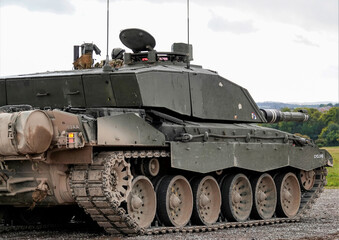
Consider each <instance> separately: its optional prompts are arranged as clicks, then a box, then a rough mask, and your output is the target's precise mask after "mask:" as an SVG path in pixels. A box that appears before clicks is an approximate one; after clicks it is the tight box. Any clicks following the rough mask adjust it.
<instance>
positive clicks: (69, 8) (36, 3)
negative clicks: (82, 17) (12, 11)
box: [0, 0, 75, 14]
mask: <svg viewBox="0 0 339 240" xmlns="http://www.w3.org/2000/svg"><path fill="white" fill-rule="evenodd" d="M2 6H20V7H23V8H26V9H28V10H30V11H36V12H52V13H57V14H70V13H74V10H75V7H74V6H73V5H72V4H71V3H70V2H69V1H68V0H57V1H54V0H53V1H50V0H1V2H0V7H2Z"/></svg>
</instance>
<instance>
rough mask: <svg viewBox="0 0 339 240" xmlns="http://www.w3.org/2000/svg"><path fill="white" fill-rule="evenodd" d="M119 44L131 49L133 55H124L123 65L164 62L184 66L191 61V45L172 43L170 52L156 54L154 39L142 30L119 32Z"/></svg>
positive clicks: (133, 29) (132, 29) (131, 29)
mask: <svg viewBox="0 0 339 240" xmlns="http://www.w3.org/2000/svg"><path fill="white" fill-rule="evenodd" d="M119 38H120V40H121V42H122V43H123V44H124V45H125V46H126V47H128V48H129V49H131V50H132V51H133V53H125V54H124V64H126V65H131V64H138V63H143V64H145V63H146V64H147V63H148V64H154V63H156V62H165V63H173V64H180V63H181V64H186V63H187V62H188V61H191V60H193V54H192V45H187V44H185V43H174V44H173V45H172V51H171V52H157V51H156V50H155V49H154V47H155V45H156V42H155V39H154V37H153V36H152V35H151V34H149V33H148V32H146V31H145V30H142V29H137V28H130V29H125V30H122V31H121V32H120V35H119Z"/></svg>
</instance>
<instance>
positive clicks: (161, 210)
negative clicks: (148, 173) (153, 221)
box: [157, 175, 193, 227]
mask: <svg viewBox="0 0 339 240" xmlns="http://www.w3.org/2000/svg"><path fill="white" fill-rule="evenodd" d="M157 200H158V206H157V209H158V211H157V214H158V217H159V220H160V221H161V222H162V223H163V224H165V225H166V226H175V227H183V226H185V225H186V224H187V223H188V221H189V220H190V218H191V215H192V210H193V194H192V189H191V186H190V184H189V182H188V181H187V180H186V178H185V177H183V176H180V175H178V176H166V177H164V178H163V179H162V181H161V182H160V183H159V185H158V187H157Z"/></svg>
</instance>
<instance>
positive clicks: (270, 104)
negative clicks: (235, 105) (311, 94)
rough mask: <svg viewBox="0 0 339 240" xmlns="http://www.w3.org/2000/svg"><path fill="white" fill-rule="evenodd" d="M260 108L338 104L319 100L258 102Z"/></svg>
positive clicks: (317, 106)
mask: <svg viewBox="0 0 339 240" xmlns="http://www.w3.org/2000/svg"><path fill="white" fill-rule="evenodd" d="M257 104H258V106H259V108H266V109H267V108H268V109H269V108H272V109H281V108H286V107H288V108H289V109H294V108H321V107H325V106H331V107H332V106H337V105H338V103H337V104H333V103H328V102H326V103H324V102H319V103H282V102H257Z"/></svg>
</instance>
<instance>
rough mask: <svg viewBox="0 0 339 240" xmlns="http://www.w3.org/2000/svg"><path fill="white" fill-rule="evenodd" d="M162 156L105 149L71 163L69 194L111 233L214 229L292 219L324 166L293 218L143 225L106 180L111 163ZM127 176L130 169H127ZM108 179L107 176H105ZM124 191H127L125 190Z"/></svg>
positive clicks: (309, 200)
mask: <svg viewBox="0 0 339 240" xmlns="http://www.w3.org/2000/svg"><path fill="white" fill-rule="evenodd" d="M153 157H157V158H161V157H162V158H163V157H169V153H168V152H166V151H153V150H152V151H134V152H130V151H126V152H121V151H120V152H105V153H100V154H99V155H98V156H97V157H95V159H94V163H93V164H92V165H82V166H80V165H79V166H75V167H74V168H73V169H72V171H71V174H70V186H71V189H72V193H73V197H74V198H75V200H76V202H77V203H78V205H79V206H80V207H82V208H83V209H84V210H85V211H86V213H88V214H89V215H90V216H91V217H92V219H93V220H94V221H96V222H97V223H98V225H99V226H101V227H103V228H104V229H105V231H106V232H108V233H110V234H113V235H120V234H123V235H139V234H140V235H145V234H147V235H152V234H165V233H178V232H182V233H187V232H188V233H190V232H205V231H217V230H221V229H225V228H231V227H248V226H259V225H268V224H275V223H284V222H296V221H300V219H301V218H302V217H303V216H304V215H305V214H306V212H307V210H308V209H311V207H312V205H313V204H314V203H315V201H316V199H317V198H318V197H319V196H320V193H321V192H322V191H323V188H324V186H325V185H326V178H325V177H326V175H327V169H326V168H319V169H316V170H315V174H316V180H315V184H314V186H313V188H312V189H311V190H309V191H307V192H302V196H301V204H300V208H299V212H298V214H297V215H296V216H295V217H293V218H272V219H267V220H249V221H245V222H217V223H215V224H213V225H209V226H189V225H188V226H185V227H162V226H161V227H157V226H151V227H150V228H147V229H143V228H140V227H139V226H138V224H137V223H136V222H135V221H134V220H133V218H132V217H131V216H129V214H128V213H127V212H126V210H125V209H124V208H123V207H122V206H121V202H122V201H123V200H124V199H125V197H127V196H123V197H121V198H120V199H119V198H117V197H114V196H116V193H114V191H115V189H113V188H112V187H111V186H108V185H107V184H111V185H112V184H113V185H114V184H116V183H114V182H112V181H114V180H112V177H111V176H110V175H111V174H112V171H111V170H108V169H111V168H112V164H114V163H116V162H120V161H122V160H124V159H129V158H153ZM127 175H128V176H127V179H129V175H130V173H127ZM108 179H111V180H108ZM127 192H128V191H127Z"/></svg>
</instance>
